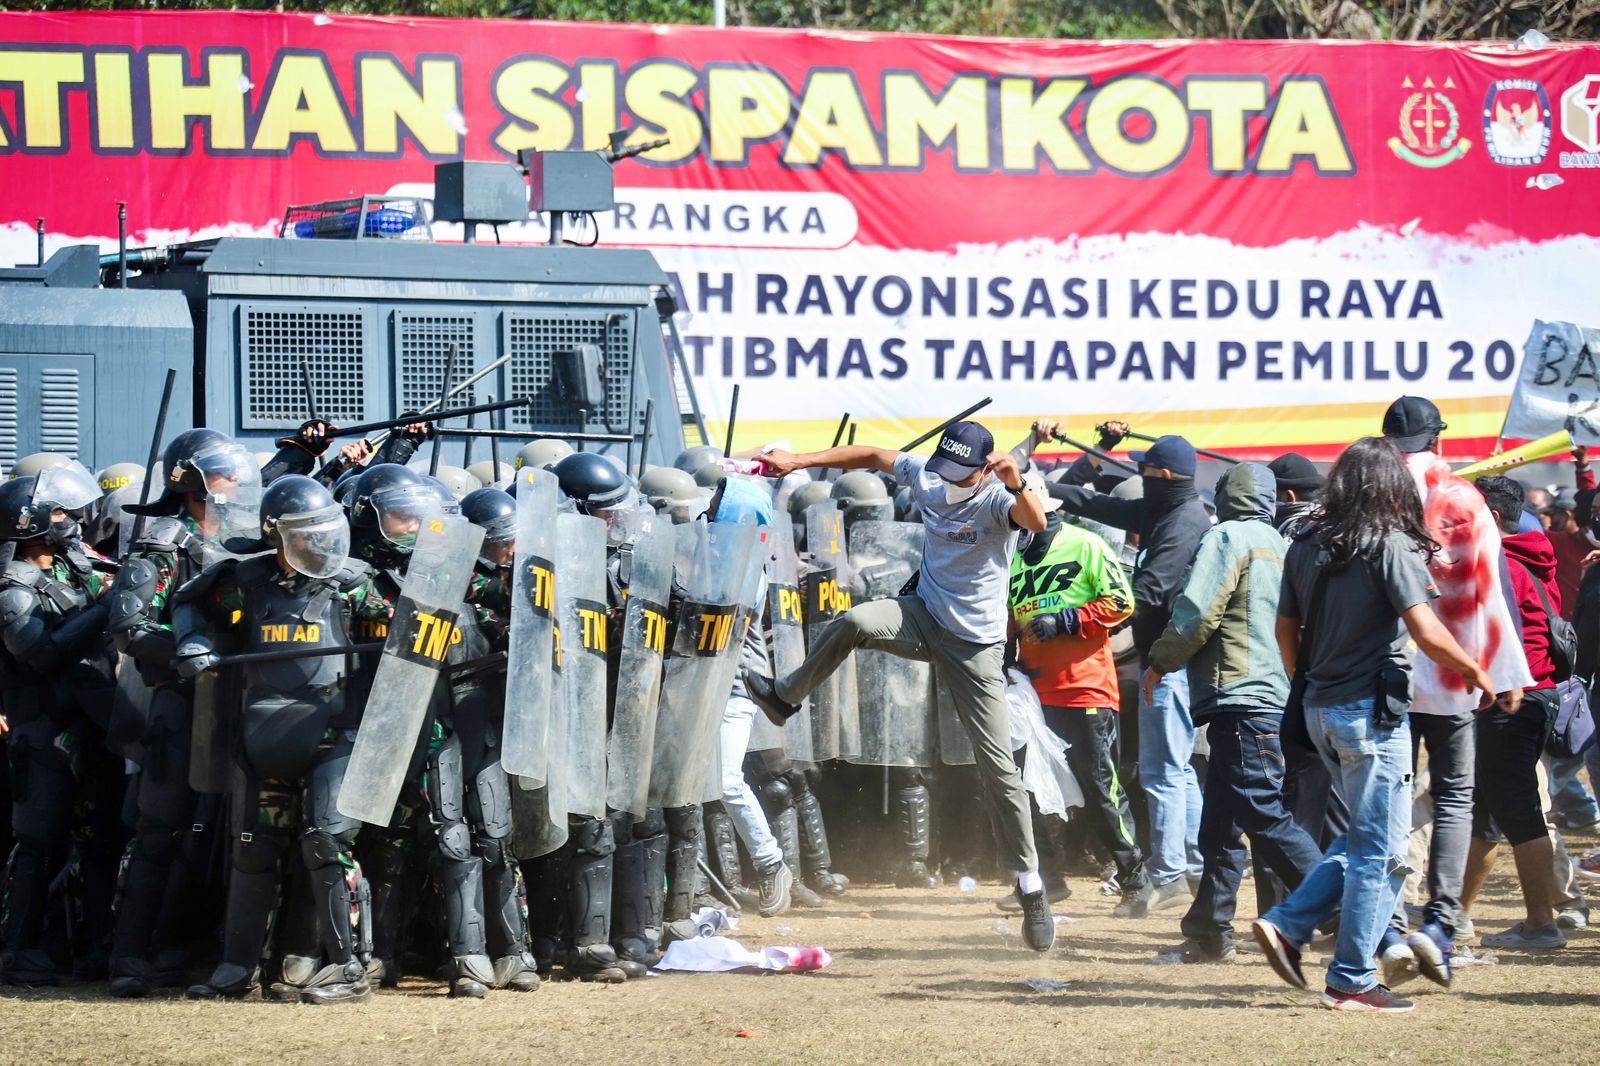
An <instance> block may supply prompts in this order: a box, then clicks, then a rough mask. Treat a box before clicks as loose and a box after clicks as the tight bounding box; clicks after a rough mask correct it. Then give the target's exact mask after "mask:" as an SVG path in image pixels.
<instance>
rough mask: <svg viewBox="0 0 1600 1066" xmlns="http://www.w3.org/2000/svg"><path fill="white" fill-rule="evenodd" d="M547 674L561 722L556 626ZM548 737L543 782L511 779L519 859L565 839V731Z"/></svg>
mask: <svg viewBox="0 0 1600 1066" xmlns="http://www.w3.org/2000/svg"><path fill="white" fill-rule="evenodd" d="M524 469H526V468H524ZM549 676H550V682H551V685H550V694H549V699H548V703H547V707H548V709H549V712H550V715H551V721H553V722H563V723H564V722H565V721H566V720H567V718H566V706H567V695H566V686H565V684H564V679H563V677H562V670H561V631H560V629H559V628H557V630H556V631H555V634H554V638H553V643H552V645H551V650H550V674H549ZM549 739H550V744H549V750H548V752H546V759H545V763H544V769H545V779H544V781H543V782H539V783H535V782H534V781H533V780H532V779H530V778H526V777H514V778H512V782H513V787H512V789H511V846H512V848H513V849H514V851H515V853H516V855H517V857H518V858H522V859H537V858H538V857H539V856H541V855H548V854H550V853H551V852H552V851H555V850H556V849H557V848H559V847H561V845H563V844H565V843H566V842H567V731H566V730H565V729H552V730H551V731H550V738H549Z"/></svg>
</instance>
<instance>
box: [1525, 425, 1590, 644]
mask: <svg viewBox="0 0 1600 1066" xmlns="http://www.w3.org/2000/svg"><path fill="white" fill-rule="evenodd" d="M1572 472H1573V476H1574V479H1575V480H1576V482H1577V489H1576V490H1573V491H1563V492H1562V493H1561V494H1560V495H1558V496H1557V497H1556V498H1555V499H1554V500H1553V501H1552V502H1551V503H1550V504H1549V505H1548V506H1546V507H1544V508H1542V509H1540V511H1539V516H1540V518H1541V519H1543V520H1545V521H1546V523H1547V524H1546V526H1545V531H1546V532H1547V533H1549V535H1550V543H1551V545H1552V546H1553V547H1554V548H1555V553H1556V587H1557V588H1559V589H1560V590H1561V617H1563V618H1565V619H1566V620H1567V621H1569V622H1570V621H1572V616H1573V612H1574V611H1575V610H1576V609H1577V606H1578V585H1579V583H1580V582H1581V581H1582V580H1583V561H1584V560H1585V559H1586V558H1588V556H1589V553H1590V552H1592V551H1594V544H1593V543H1591V542H1590V540H1589V538H1588V536H1587V535H1586V529H1585V525H1584V523H1582V522H1580V521H1579V515H1580V513H1581V514H1583V515H1585V516H1587V513H1588V511H1589V507H1588V506H1587V503H1588V500H1589V499H1592V497H1593V495H1594V489H1595V479H1594V472H1593V471H1592V470H1590V469H1589V449H1588V448H1585V447H1584V446H1583V445H1581V444H1580V445H1577V446H1575V447H1574V448H1573V449H1572Z"/></svg>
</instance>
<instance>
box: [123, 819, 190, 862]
mask: <svg viewBox="0 0 1600 1066" xmlns="http://www.w3.org/2000/svg"><path fill="white" fill-rule="evenodd" d="M134 839H135V840H137V841H138V855H139V857H141V858H143V859H145V860H146V861H148V862H153V863H161V864H165V863H169V862H171V861H173V860H174V859H176V858H177V857H178V852H179V851H180V850H181V849H182V846H183V840H182V837H181V835H180V831H179V830H176V829H173V828H172V827H171V826H155V827H145V828H141V829H140V830H139V832H138V835H137V836H136V837H135V838H134Z"/></svg>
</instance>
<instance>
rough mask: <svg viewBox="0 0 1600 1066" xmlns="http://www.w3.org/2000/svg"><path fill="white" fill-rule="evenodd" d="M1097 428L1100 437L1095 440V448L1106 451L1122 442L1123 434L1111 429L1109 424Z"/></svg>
mask: <svg viewBox="0 0 1600 1066" xmlns="http://www.w3.org/2000/svg"><path fill="white" fill-rule="evenodd" d="M1098 428H1099V430H1100V439H1099V440H1098V441H1096V442H1095V447H1096V448H1099V449H1100V450H1101V451H1103V452H1108V451H1110V450H1111V449H1113V448H1115V447H1116V446H1117V445H1119V444H1121V443H1122V438H1123V436H1124V434H1122V433H1120V432H1118V431H1117V430H1114V429H1112V428H1111V427H1110V425H1109V424H1108V425H1104V426H1100V427H1098Z"/></svg>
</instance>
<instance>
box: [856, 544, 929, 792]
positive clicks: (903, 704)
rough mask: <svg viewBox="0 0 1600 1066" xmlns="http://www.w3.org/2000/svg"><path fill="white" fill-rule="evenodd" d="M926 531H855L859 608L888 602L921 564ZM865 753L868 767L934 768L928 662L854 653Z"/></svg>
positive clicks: (863, 757)
mask: <svg viewBox="0 0 1600 1066" xmlns="http://www.w3.org/2000/svg"><path fill="white" fill-rule="evenodd" d="M922 538H923V527H922V526H920V525H917V524H915V523H912V522H869V521H862V522H857V523H856V524H855V525H854V526H852V527H851V528H850V567H851V570H852V571H853V572H854V576H855V586H854V593H855V597H856V602H863V601H867V600H881V599H889V598H892V597H894V596H897V595H899V592H900V589H901V588H902V587H904V585H905V583H906V582H907V581H908V580H909V579H910V578H911V575H912V574H914V573H916V571H917V567H919V566H920V565H921V564H922ZM855 660H856V700H857V706H858V707H859V709H860V722H861V751H860V753H859V754H858V755H857V756H856V757H855V758H854V759H852V760H851V761H852V762H856V763H861V764H863V765H866V766H932V765H933V751H934V739H933V734H934V725H933V723H934V699H933V671H932V668H931V667H930V666H929V665H928V664H927V663H926V662H919V661H917V660H915V659H905V658H901V657H900V656H898V655H892V654H890V653H889V652H886V651H871V650H869V649H866V648H862V649H860V650H859V651H857V652H856V653H855Z"/></svg>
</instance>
